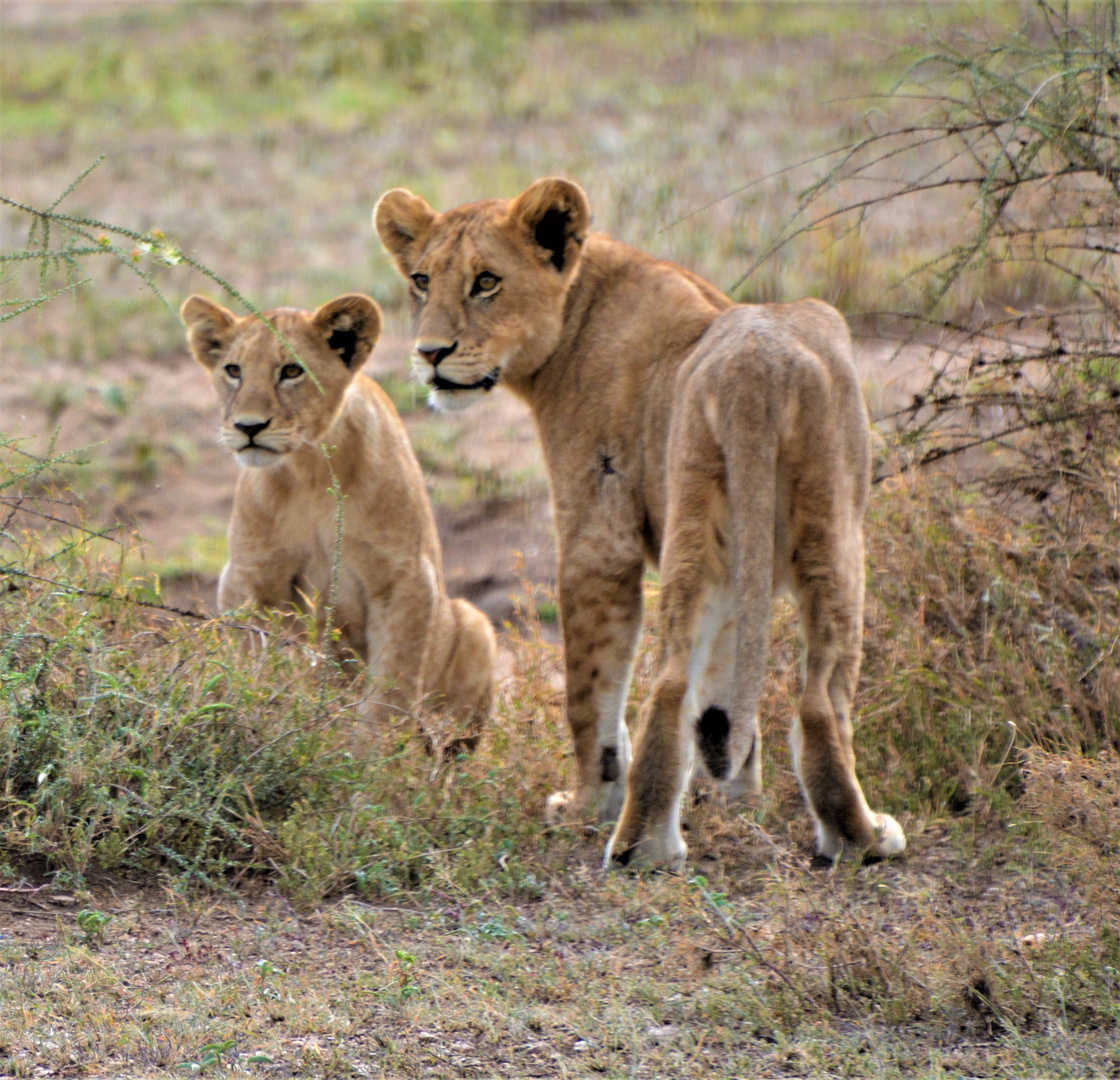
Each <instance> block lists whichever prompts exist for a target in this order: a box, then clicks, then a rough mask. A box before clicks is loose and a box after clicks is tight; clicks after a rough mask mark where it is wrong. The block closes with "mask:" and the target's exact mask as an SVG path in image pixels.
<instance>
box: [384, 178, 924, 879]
mask: <svg viewBox="0 0 1120 1080" xmlns="http://www.w3.org/2000/svg"><path fill="white" fill-rule="evenodd" d="M589 222H590V208H589V206H588V203H587V198H586V196H585V195H584V193H583V191H582V190H581V189H580V188H579V187H578V186H577V185H575V184H573V183H571V182H569V181H565V180H558V179H544V180H538V181H537V182H536V183H534V184H533V185H531V186H530V187H529V188H528V189H527V190H526V191H525V192H523V193H522V194H521V195H520V196H518V197H517V198H516V199H513V200H508V201H506V200H500V199H493V200H489V201H486V202H479V203H472V204H469V205H466V206H462V207H459V208H458V209H455V210H450V211H448V212H447V213H443V214H438V213H436V212H435V211H434V210H432V208H431V207H429V206H428V204H427V203H425V202H424V201H423V200H422V199H419V198H418V197H417V196H415V195H412V194H411V193H410V192H407V191H404V190H402V189H397V190H394V191H390V192H388V193H387V194H385V195H384V196H383V197H382V199H381V200H380V202H379V203H378V205H377V208H376V210H375V211H374V224H375V227H376V228H377V231H378V233H379V234H380V236H381V240H382V242H383V244H384V245H385V247H386V249H387V250H388V252H389V253H390V255H391V256H392V257H393V259H394V260H395V262H396V264H397V267H398V269H399V270H400V271H401V273H402V274H404V275H405V276H406V277H409V278H410V279H411V280H412V282H413V287H412V289H411V296H412V302H413V310H414V318H415V342H414V347H413V354H412V355H413V364H414V367H415V369H416V371H417V374H418V375H419V377H420V378H421V379H422V380H423V381H424V382H426V383H428V384H429V385H430V386H431V385H433V384H434V383H435V380H436V377H437V375H438V376H439V378H440V379H441V380H443V381H442V382H440V383H438V384H435V385H436V388H435V391H434V392H433V394H432V397H433V399H434V401H435V403H436V404H437V405H441V406H448V405H451V406H454V405H457V404H459V403H460V402H461V401H469V400H472V399H473V398H476V397H478V396H480V395H481V394H483V393H485V392H486V390H487V389H489V387H490V386H492V385H494V384H495V383H496V382H501V383H502V384H504V385H506V386H508V387H509V388H510V390H512V391H513V392H514V393H516V394H518V395H520V396H521V397H522V398H524V399H525V401H527V402H528V404H529V406H530V407H531V408H532V411H533V414H534V416H535V418H536V421H537V425H538V430H539V432H540V437H541V443H542V446H543V449H544V455H545V461H546V464H547V467H548V472H549V477H550V480H551V485H552V496H553V503H554V507H555V517H556V528H557V533H558V539H559V549H560V566H559V592H560V609H561V616H562V621H563V631H564V652H565V665H566V673H567V710H568V721H569V724H570V726H571V730H572V738H573V740H574V742H575V750H576V758H577V762H578V766H579V786H578V789H577V791H576V792H575V793H572V794H561V795H558V796H554V797H553V799H552V800H550V803H551V809H553V810H557V809H560V808H562V807H564V805H565V804H567V803H574V808H575V810H576V811H577V812H580V813H588V812H590V813H594V814H596V815H598V816H599V818H600V819H601V820H613V819H614V818H615V817H616V816H618V815H619V811H620V810H621V817H620V818H619V823H618V826H617V828H616V830H615V833H614V836H613V837H612V839H611V843H610V845H609V846H608V858H610V855H611V853H612V852H613V854H614V858H615V859H617V860H618V861H620V862H625V861H628V860H629V858H630V857H631V855H632V854H634V853H635V852H640V853H642V854H644V855H647V856H649V857H650V858H651V859H652V860H653V861H655V862H658V863H667V864H669V865H672V866H680V865H682V864H683V861H684V857H685V853H686V849H685V844H684V840H683V837H682V836H681V829H680V822H679V814H680V805H681V800H682V798H683V797H684V794H685V791H686V789H687V786H688V783H689V778H690V776H691V775H692V772H693V769H694V767H697V766H698V767H700V768H702V769H704V770H705V771H706V772H708V773H709V775H712V777H713V779H715V780H716V781H717V782H718V783H719V784H720V786H721V787H722V788H723V790H724V791H725V792H727V793H728V794H730V795H732V796H739V795H745V794H752V793H754V792H757V790H758V788H759V784H760V780H761V771H760V749H761V747H760V737H759V727H758V719H757V717H758V700H759V696H760V693H761V690H762V677H763V672H764V669H765V664H766V652H767V645H768V635H769V623H770V603H771V597H772V595H773V594H774V593H775V592H777V591H779V590H782V589H789V590H791V591H792V592H793V593H794V595H795V596H796V597H797V599H798V602H799V604H800V607H801V614H802V621H803V623H804V629H805V637H806V639H807V658H806V683H805V691H804V695H803V697H802V700H801V709H800V717H799V719H797V720H795V721H794V724H793V728H792V732H791V742H792V745H793V750H794V759H795V764H796V767H797V771H798V776H799V778H800V781H801V786H802V789H803V791H804V794H805V797H806V800H807V802H808V805H809V809H810V812H811V813H812V815H813V817H814V819H815V821H816V824H817V836H818V845H819V849H820V852H821V853H822V854H823V855H826V856H828V857H829V858H833V857H836V856H837V855H838V854H840V852H841V851H842V850H843V848H844V847H845V846H846V845H847V846H851V847H853V848H855V849H858V850H860V851H870V852H873V853H876V854H880V855H890V854H895V853H897V852H899V851H901V850H902V849H903V848H904V847H905V838H904V837H903V834H902V830H901V829H900V828H899V826H898V824H897V822H895V821H894V819H893V818H890V817H888V816H887V815H885V814H875V813H872V812H871V811H870V810H869V809H868V806H867V803H866V801H865V799H864V796H863V792H862V790H861V789H860V786H859V781H858V780H857V779H856V773H855V757H854V754H853V752H852V726H851V701H852V696H853V694H854V691H855V686H856V678H857V675H858V671H859V662H860V651H861V632H862V625H863V533H862V521H863V513H864V508H865V506H866V502H867V496H868V486H869V468H870V466H869V456H870V455H869V428H868V420H867V413H866V410H865V407H864V404H863V399H862V397H861V395H860V390H859V386H858V383H857V380H856V373H855V369H854V367H853V364H852V357H851V340H850V337H849V334H848V329H847V326H846V325H845V323H844V320H843V318H842V317H841V316H840V315H839V313H838V312H836V311H835V310H834V309H832V308H830V307H829V306H828V305H826V304H823V303H820V302H818V301H813V300H803V301H800V302H799V303H795V304H786V305H777V304H774V305H769V304H768V305H735V304H732V302H731V301H730V300H729V299H728V298H727V297H726V296H724V295H723V294H722V293H720V292H719V291H718V290H716V289H715V288H713V287H712V286H711V285H709V284H707V283H706V282H705V281H703V280H701V279H700V278H698V277H696V276H695V275H694V274H691V273H690V272H689V271H687V270H684V269H682V268H681V267H679V266H674V265H673V264H671V263H667V262H662V261H660V260H658V259H655V258H653V257H651V256H649V255H646V254H644V253H642V252H639V251H636V250H634V249H633V248H630V247H627V246H626V245H624V244H621V243H618V242H617V241H614V240H611V239H609V238H608V237H606V236H604V235H602V234H599V233H589V232H588V227H589ZM495 279H500V281H498V283H497V285H496V286H495V285H493V281H494V280H495ZM481 286H485V288H482V287H481ZM457 387H462V389H458V388H457ZM647 561H649V562H651V563H654V564H660V567H661V583H662V584H661V597H660V605H659V606H660V626H661V638H660V641H661V644H660V653H659V656H658V661H657V678H656V682H655V686H654V689H653V692H652V694H651V696H650V698H649V700H648V701H647V702H646V703H645V705H644V707H643V709H642V713H641V717H640V719H639V722H638V727H637V738H636V744H635V750H634V761H633V764H632V765H631V766H630V767H629V771H628V770H627V766H628V765H629V764H630V742H629V737H628V733H627V729H626V725H625V723H624V722H623V706H624V703H625V699H626V688H627V685H628V684H629V681H630V672H631V666H632V664H633V660H634V653H635V648H636V645H637V640H638V633H639V629H640V624H641V617H642V586H641V581H642V571H643V566H644V564H645V562H647ZM624 795H625V801H624Z"/></svg>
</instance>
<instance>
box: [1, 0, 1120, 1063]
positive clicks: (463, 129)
mask: <svg viewBox="0 0 1120 1080" xmlns="http://www.w3.org/2000/svg"><path fill="white" fill-rule="evenodd" d="M0 30H2V37H0V61H2V69H3V70H2V78H3V83H2V87H0V134H2V138H3V148H2V159H0V170H2V175H0V197H2V198H3V202H2V203H0V259H2V262H0V275H2V276H0V290H2V291H0V305H2V306H0V318H2V319H3V321H2V322H0V363H2V373H3V379H2V382H0V432H2V433H3V435H2V439H0V441H2V444H3V449H2V450H0V455H2V456H0V523H2V528H3V532H2V534H0V688H2V691H0V965H2V967H0V970H3V971H4V973H5V977H4V978H2V979H0V1075H7V1074H12V1075H18V1076H33V1075H37V1076H55V1075H57V1076H62V1075H67V1076H71V1075H106V1076H108V1075H113V1076H124V1075H137V1076H140V1075H143V1076H147V1075H153V1076H154V1075H162V1074H165V1073H166V1072H167V1071H169V1070H173V1071H182V1070H186V1071H191V1072H209V1073H212V1074H216V1075H220V1074H222V1073H224V1072H233V1071H255V1072H259V1073H261V1074H262V1075H273V1074H274V1075H301V1076H302V1075H331V1076H348V1075H356V1076H358V1075H377V1076H380V1075H385V1076H420V1075H423V1076H462V1075H485V1076H489V1075H510V1076H522V1075H524V1076H590V1075H608V1076H692V1075H697V1076H699V1075H702V1074H703V1075H712V1074H714V1075H727V1076H732V1075H734V1076H740V1075H741V1076H751V1075H759V1076H785V1075H797V1076H870V1075H876V1076H931V1077H932V1076H938V1077H941V1076H981V1075H982V1076H1007V1077H1013V1076H1014V1077H1020V1076H1024V1075H1036V1076H1102V1077H1103V1076H1117V1075H1120V1057H1118V1056H1117V1054H1116V1049H1115V1047H1116V1036H1117V1026H1118V1021H1120V1005H1118V1004H1117V1003H1118V1001H1120V914H1118V913H1120V879H1118V877H1117V871H1116V869H1115V866H1116V858H1115V857H1116V853H1117V850H1118V849H1117V844H1118V842H1120V841H1118V836H1120V802H1118V800H1120V768H1118V766H1117V761H1116V756H1115V754H1116V749H1117V747H1118V746H1120V494H1118V487H1117V485H1118V478H1120V338H1118V333H1117V317H1118V304H1120V285H1118V281H1117V254H1118V248H1120V245H1118V243H1117V236H1118V235H1120V153H1118V150H1117V146H1118V141H1120V110H1118V100H1120V39H1118V30H1117V9H1116V5H1115V3H1114V2H1108V0H1106V2H1104V3H1099V4H1089V3H1084V4H1070V5H1064V4H1059V5H1051V4H1045V3H1006V4H995V3H993V4H967V5H957V4H934V5H929V6H924V5H919V4H902V3H883V4H855V3H852V4H847V3H830V4H825V3H820V4H792V3H790V4H786V3H774V4H745V3H739V4H733V3H707V2H698V3H641V2H624V0H618V2H612V3H598V2H588V3H577V2H570V3H565V2H548V0H539V2H524V3H482V2H479V3H453V4H444V3H419V2H416V3H411V2H401V3H346V4H343V3H327V2H322V3H235V4H208V3H186V4H177V3H143V2H134V3H97V2H90V3H33V2H21V0H5V2H4V3H3V5H2V6H0ZM545 175H563V176H567V177H569V178H571V179H574V180H576V181H578V182H579V183H580V184H581V185H582V186H583V187H584V188H585V190H586V191H587V192H588V195H589V197H590V200H591V204H592V207H593V211H594V216H595V227H597V228H599V229H602V230H604V231H607V232H609V233H611V234H612V235H614V236H616V237H618V238H619V239H622V240H625V241H627V242H629V243H631V244H633V245H635V246H637V247H641V248H644V249H646V250H649V251H651V252H653V253H655V254H657V255H659V256H662V257H665V258H668V259H672V260H674V261H676V262H679V263H681V264H683V265H685V266H687V267H689V268H690V269H692V270H695V271H696V272H698V273H700V274H702V275H703V276H704V277H706V278H708V279H709V280H711V281H712V282H713V283H715V284H716V285H717V286H719V287H721V288H723V289H725V290H728V291H729V292H730V293H731V295H732V296H733V297H734V298H735V299H738V300H742V301H747V302H770V301H782V300H790V299H795V298H797V297H801V296H817V297H820V298H823V299H825V300H827V301H829V302H831V303H833V304H835V305H837V306H838V307H839V308H840V310H841V311H843V313H844V314H845V315H846V316H847V317H848V319H849V322H850V324H851V326H852V328H853V332H854V334H855V337H856V352H857V363H858V364H859V368H860V373H861V377H862V379H863V383H864V390H865V394H866V397H867V401H868V405H869V408H870V411H871V413H872V416H873V419H874V422H875V430H876V465H875V485H874V490H873V495H872V506H871V511H870V515H869V519H868V567H867V583H868V602H867V613H866V619H865V633H866V655H865V662H864V669H863V675H862V678H861V684H860V692H859V695H858V698H857V707H858V714H859V715H858V720H857V727H856V746H857V756H858V761H859V767H860V773H861V776H862V778H863V782H864V787H865V790H866V791H867V793H868V797H869V800H870V801H871V803H872V804H873V805H875V806H877V807H882V808H884V809H887V810H890V811H891V812H892V813H894V814H896V816H898V817H899V818H900V820H901V821H902V823H903V826H904V828H905V829H906V831H907V835H908V836H909V838H910V848H909V850H908V852H907V854H906V856H905V858H903V859H899V860H896V861H895V862H893V863H890V864H880V865H876V866H869V867H861V866H858V865H854V864H842V865H840V866H839V867H837V868H836V869H835V870H832V871H828V872H820V871H811V870H810V869H809V868H808V867H809V859H810V856H811V854H812V844H813V839H812V835H811V829H810V826H809V823H808V820H807V817H806V815H805V813H804V810H803V809H802V807H801V800H800V796H799V793H798V791H797V787H796V782H795V780H794V778H793V775H792V772H791V769H790V764H789V755H788V750H787V748H786V745H785V734H786V731H787V729H788V723H789V718H790V716H791V715H792V711H793V709H794V707H795V702H796V696H797V679H798V675H797V669H798V644H797V626H796V622H797V621H796V618H795V616H794V614H793V612H792V609H791V608H790V607H789V606H788V605H787V604H786V603H785V602H784V601H782V602H779V603H778V604H776V606H775V618H774V627H773V639H774V644H773V662H772V664H771V669H770V679H769V682H768V689H767V696H766V701H765V709H764V716H763V727H764V732H765V737H766V740H767V753H766V758H765V784H766V792H765V795H764V797H763V799H762V801H761V802H760V803H759V804H758V805H756V806H752V807H748V808H745V809H742V808H728V807H724V806H722V805H720V804H719V803H718V802H715V801H711V800H709V801H702V802H699V803H698V804H697V805H696V806H695V807H694V808H692V810H691V812H690V818H691V820H690V826H691V827H690V834H689V843H690V848H691V855H690V866H689V871H688V873H687V874H686V875H685V876H684V877H682V878H667V877H654V878H640V877H639V878H633V877H626V876H622V877H619V876H614V877H610V878H605V877H602V876H601V875H600V873H599V871H598V864H599V857H600V854H601V851H602V846H603V843H604V840H605V837H604V836H602V835H597V834H595V833H594V831H593V830H592V831H590V832H589V831H587V830H584V829H583V828H582V827H580V826H579V825H578V823H577V824H575V825H572V826H570V827H562V828H559V829H555V830H551V831H548V832H546V831H544V829H543V826H542V825H541V810H542V806H543V802H544V799H545V798H546V797H547V795H548V794H549V793H550V792H552V791H554V790H557V789H558V788H560V787H562V786H564V785H565V784H566V783H568V782H570V781H571V779H572V774H573V768H572V762H571V758H570V747H569V742H568V737H567V732H566V726H565V721H564V716H563V682H562V666H561V658H560V655H559V650H558V646H557V644H556V642H557V640H558V625H557V619H558V615H557V607H556V603H555V600H554V598H553V596H552V592H551V587H552V584H553V581H554V571H555V567H554V559H555V553H554V546H553V536H552V528H551V522H550V512H549V505H548V489H547V480H546V477H545V475H544V472H543V468H542V465H541V461H540V456H539V453H538V450H537V446H536V441H535V432H534V430H533V425H532V423H531V420H530V418H529V417H528V415H527V413H526V411H525V409H524V407H523V406H521V405H520V403H518V402H517V401H515V400H514V399H513V398H511V397H510V396H508V395H506V394H504V393H502V392H496V393H495V394H494V395H492V396H491V398H490V399H488V400H487V401H486V402H484V403H483V404H481V405H479V406H476V407H475V408H474V409H472V410H471V411H468V412H466V413H459V414H455V415H453V416H437V415H435V414H432V413H431V412H429V411H428V410H427V408H426V404H425V402H424V400H423V395H422V394H421V393H420V392H419V391H418V390H417V388H416V387H415V386H414V385H413V384H412V383H411V382H410V381H409V377H408V367H407V349H408V316H407V310H406V304H405V292H404V288H403V286H402V283H401V281H400V280H399V278H398V277H397V275H396V272H395V271H394V269H393V268H392V265H391V263H390V261H389V260H388V258H387V257H386V256H385V255H384V253H383V252H382V251H381V250H380V246H379V244H378V243H377V240H376V238H375V236H374V234H373V231H372V229H371V226H370V212H371V210H372V207H373V204H374V203H375V201H376V199H377V197H378V196H379V195H380V194H381V193H382V192H383V191H384V190H386V189H388V188H390V187H397V186H405V187H408V188H411V189H412V190H413V191H415V192H417V193H418V194H421V195H423V196H424V197H425V198H426V199H428V201H429V202H431V203H432V204H433V205H434V206H436V207H437V208H446V207H449V206H452V205H456V204H458V203H461V202H465V201H468V200H472V199H476V198H482V197H488V196H491V195H501V196H512V195H515V194H516V193H517V192H519V191H520V190H522V189H523V188H524V187H525V186H526V185H527V184H529V183H530V182H531V181H532V180H534V179H536V178H537V177H539V176H545ZM347 291H363V292H367V293H369V294H370V295H372V296H373V297H374V298H375V299H376V300H377V301H378V302H379V303H380V305H381V306H382V308H383V310H384V312H385V314H386V331H385V335H384V337H383V339H382V341H381V343H380V344H379V346H378V348H377V350H376V353H375V356H374V358H373V360H372V361H371V364H370V368H369V370H370V371H371V373H372V374H374V375H375V377H377V378H378V379H379V380H380V381H381V383H382V385H383V386H384V387H385V388H386V389H387V390H388V392H389V393H390V395H391V396H392V398H393V400H394V402H395V403H396V405H397V408H398V410H399V411H400V412H401V414H402V417H403V418H404V420H405V422H406V424H407V426H408V429H409V432H410V435H411V437H412V440H413V444H414V446H415V448H416V451H417V454H418V456H419V458H420V461H421V463H422V465H423V467H424V470H425V473H426V475H427V477H428V481H429V490H430V493H431V497H432V501H433V504H434V507H435V512H436V516H437V520H438V522H439V525H440V530H441V535H442V538H443V542H444V556H445V567H446V573H447V578H448V583H449V586H450V588H451V590H452V591H453V592H454V593H456V594H458V595H464V596H467V597H469V598H470V599H472V600H473V601H474V602H476V603H477V604H479V605H480V606H481V607H482V608H483V609H484V610H485V611H486V612H487V614H488V615H490V617H491V618H492V619H493V620H494V622H495V624H496V625H497V626H498V627H499V628H500V629H501V631H502V642H503V650H502V651H503V656H502V666H501V673H502V680H503V682H502V693H501V699H500V701H499V704H498V708H497V711H496V716H495V718H494V722H493V725H492V728H491V731H490V733H489V736H488V738H487V739H486V740H485V741H484V743H483V746H482V747H481V748H480V750H479V752H478V753H477V754H475V755H474V756H473V757H471V758H463V759H460V760H458V761H455V762H452V763H450V764H447V765H443V766H438V765H436V764H435V763H434V762H433V760H432V759H431V758H428V757H426V756H425V755H424V752H423V749H422V747H421V744H420V741H419V740H418V739H416V738H415V729H414V727H413V726H412V725H411V723H410V722H408V721H404V722H402V723H401V724H400V725H398V726H396V727H394V728H393V729H392V730H387V731H376V732H370V731H368V730H364V729H363V728H362V727H361V725H359V724H358V722H357V719H356V711H355V709H354V707H353V705H354V701H355V699H356V697H357V691H356V690H355V689H354V688H353V687H352V686H349V685H347V684H346V683H345V681H344V680H343V679H342V678H341V676H339V675H338V674H337V673H336V672H334V671H333V666H332V664H331V662H330V652H329V649H326V648H323V647H322V646H323V645H324V644H325V643H321V642H317V641H315V640H314V635H313V634H311V635H310V636H306V637H304V638H293V637H292V636H291V635H290V634H289V633H288V631H287V630H286V629H285V628H284V627H281V626H277V627H275V628H274V629H273V631H272V632H271V633H270V635H269V644H268V647H267V648H265V649H263V650H261V649H258V650H253V651H249V650H247V649H245V647H244V643H243V640H242V638H241V636H240V632H239V631H237V630H236V629H235V628H231V627H230V626H228V625H227V624H225V623H223V622H222V621H220V620H216V619H213V618H212V616H213V615H215V611H214V593H215V588H216V580H217V574H218V573H219V571H220V569H221V566H222V564H223V561H224V557H225V524H226V520H227V518H228V514H229V509H230V505H231V499H232V487H233V482H234V479H235V475H236V467H235V465H234V464H233V462H232V461H231V460H229V459H228V458H227V457H226V456H225V455H223V454H222V453H221V452H220V451H219V450H218V448H217V447H216V445H215V441H214V436H215V433H216V409H215V407H214V403H213V402H212V400H211V391H210V388H209V385H208V383H207V381H206V379H205V377H204V375H203V372H202V371H201V369H199V368H198V367H197V365H195V364H194V363H193V361H192V360H190V358H189V356H188V354H187V351H186V348H185V343H184V339H183V331H182V328H181V326H180V324H179V321H178V318H177V314H176V313H177V309H178V306H179V304H180V303H181V302H182V300H183V299H185V298H186V297H187V296H188V295H190V294H191V293H193V292H203V293H205V294H207V295H209V296H211V297H212V298H213V299H216V300H220V301H221V302H223V303H225V304H226V305H227V306H229V307H231V308H233V309H234V310H237V311H239V312H243V311H246V310H251V309H256V310H266V309H268V308H270V307H274V306H279V305H295V306H300V307H306V308H314V307H316V306H318V305H319V304H321V303H323V302H325V301H326V300H328V299H330V298H331V297H333V296H335V295H337V294H339V293H342V292H347ZM656 590H657V577H656V574H655V573H652V572H651V574H650V575H649V578H648V581H647V593H648V596H649V598H650V599H651V600H652V599H653V598H654V597H655V595H656ZM650 609H651V610H652V605H650ZM655 634H656V626H655V625H653V624H652V623H651V624H650V625H649V626H648V628H647V636H648V637H649V638H652V636H653V635H655ZM648 644H649V642H648V641H647V647H646V650H645V651H644V652H643V654H642V657H641V658H640V660H639V664H638V669H637V672H636V678H635V686H634V689H633V692H632V695H631V702H630V706H629V714H628V715H629V716H630V718H631V719H633V718H634V717H635V716H636V714H637V708H638V704H639V702H640V701H641V699H642V696H643V695H644V693H645V692H646V691H647V689H648V684H649V662H650V661H649V650H648ZM93 1001H96V1005H91V1004H90V1003H91V1002H93Z"/></svg>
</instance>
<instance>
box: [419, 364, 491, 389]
mask: <svg viewBox="0 0 1120 1080" xmlns="http://www.w3.org/2000/svg"><path fill="white" fill-rule="evenodd" d="M501 375H502V373H501V372H500V371H499V370H498V369H497V368H494V369H493V370H492V371H489V372H487V373H486V374H485V375H483V376H482V378H481V379H479V380H478V382H473V383H458V382H452V381H451V380H450V379H445V378H444V377H443V376H442V375H439V374H437V375H435V376H433V378H432V381H431V382H430V383H429V384H428V385H429V386H431V388H432V389H433V390H490V389H491V388H492V387H494V386H496V385H497V382H498V379H499V378H501Z"/></svg>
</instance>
